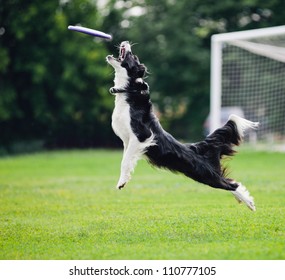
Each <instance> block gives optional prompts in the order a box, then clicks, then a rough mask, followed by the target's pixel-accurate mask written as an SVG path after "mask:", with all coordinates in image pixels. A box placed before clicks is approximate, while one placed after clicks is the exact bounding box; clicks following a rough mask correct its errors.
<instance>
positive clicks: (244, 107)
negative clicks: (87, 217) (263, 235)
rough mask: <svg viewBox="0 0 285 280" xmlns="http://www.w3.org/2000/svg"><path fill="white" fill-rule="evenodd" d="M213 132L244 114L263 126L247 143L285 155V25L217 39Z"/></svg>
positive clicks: (213, 70) (214, 41)
mask: <svg viewBox="0 0 285 280" xmlns="http://www.w3.org/2000/svg"><path fill="white" fill-rule="evenodd" d="M211 56H212V57H211V112H210V131H213V130H214V129H216V128H217V127H219V126H220V125H222V124H223V123H224V122H225V121H226V120H227V117H228V116H227V115H228V114H230V113H235V112H238V114H239V115H240V116H241V117H245V118H247V119H249V120H251V121H258V122H260V127H259V129H258V130H257V131H256V132H251V133H250V134H249V135H248V137H247V139H248V140H250V141H251V142H254V143H255V144H256V143H261V144H267V145H268V144H270V146H271V147H273V148H275V147H277V146H278V147H279V148H282V147H283V148H284V150H285V26H280V27H272V28H264V29H257V30H250V31H241V32H233V33H225V34H218V35H214V36H213V37H212V53H211Z"/></svg>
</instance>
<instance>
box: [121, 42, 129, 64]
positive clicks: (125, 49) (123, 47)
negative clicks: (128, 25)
mask: <svg viewBox="0 0 285 280" xmlns="http://www.w3.org/2000/svg"><path fill="white" fill-rule="evenodd" d="M128 52H132V51H131V45H130V43H129V42H128V41H124V42H122V43H121V45H120V50H119V57H118V60H119V61H124V59H125V58H126V55H127V53H128Z"/></svg>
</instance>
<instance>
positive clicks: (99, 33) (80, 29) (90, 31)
mask: <svg viewBox="0 0 285 280" xmlns="http://www.w3.org/2000/svg"><path fill="white" fill-rule="evenodd" d="M68 29H69V30H73V31H77V32H81V33H85V34H88V35H91V36H95V37H100V38H103V39H108V40H112V35H110V34H107V33H104V32H102V31H98V30H95V29H91V28H86V27H82V26H73V25H69V26H68Z"/></svg>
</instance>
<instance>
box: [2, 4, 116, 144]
mask: <svg viewBox="0 0 285 280" xmlns="http://www.w3.org/2000/svg"><path fill="white" fill-rule="evenodd" d="M1 9H2V11H1V14H2V15H3V17H1V24H0V28H3V30H4V31H5V32H4V33H3V35H2V36H0V38H1V39H0V40H1V47H0V57H3V60H2V61H4V63H3V64H2V63H1V68H0V71H1V84H0V87H1V90H0V125H1V140H0V141H1V142H0V145H1V144H2V145H4V146H6V148H7V149H11V147H12V146H11V142H12V143H13V142H17V141H28V140H31V139H36V140H41V139H43V140H44V142H45V145H48V146H65V147H69V146H84V145H87V146H89V145H92V144H93V145H95V144H97V145H103V144H105V145H108V143H109V144H110V143H112V140H109V139H110V138H111V137H110V135H112V133H111V130H110V128H109V122H110V112H111V108H112V103H113V102H112V98H110V97H109V95H108V86H109V84H110V81H111V79H110V71H109V69H108V68H107V67H106V63H105V56H106V54H107V53H106V50H105V46H104V43H102V41H100V40H93V39H92V38H91V37H89V36H86V35H81V34H78V33H74V32H71V31H68V30H67V26H68V25H69V24H78V23H80V24H82V25H83V26H92V27H94V28H99V27H98V22H99V19H100V18H99V16H98V13H97V7H96V5H95V4H93V3H92V2H90V1H87V0H86V1H82V0H80V1H78V0H73V1H61V2H59V1H55V0H53V1H44V2H42V1H37V0H34V1H32V3H29V2H23V1H12V0H7V1H5V3H3V5H2V4H1ZM106 124H108V125H106ZM106 127H107V128H106ZM100 129H102V130H103V132H102V133H98V132H97V131H100ZM83 135H84V137H83Z"/></svg>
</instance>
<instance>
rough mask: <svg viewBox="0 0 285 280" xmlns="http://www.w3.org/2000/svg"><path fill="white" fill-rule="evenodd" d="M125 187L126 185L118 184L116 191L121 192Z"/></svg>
mask: <svg viewBox="0 0 285 280" xmlns="http://www.w3.org/2000/svg"><path fill="white" fill-rule="evenodd" d="M125 185H126V183H123V184H118V185H117V189H118V190H121V189H122V188H123V187H124V186H125Z"/></svg>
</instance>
